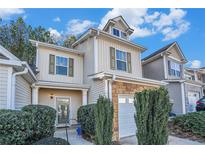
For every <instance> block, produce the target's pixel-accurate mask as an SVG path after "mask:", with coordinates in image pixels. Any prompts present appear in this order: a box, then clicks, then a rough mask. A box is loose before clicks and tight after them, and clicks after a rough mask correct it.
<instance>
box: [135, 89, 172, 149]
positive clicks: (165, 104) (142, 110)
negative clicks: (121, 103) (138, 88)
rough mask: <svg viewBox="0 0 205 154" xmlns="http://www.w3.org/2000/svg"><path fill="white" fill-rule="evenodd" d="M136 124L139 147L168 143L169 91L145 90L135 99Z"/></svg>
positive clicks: (137, 94) (136, 95)
mask: <svg viewBox="0 0 205 154" xmlns="http://www.w3.org/2000/svg"><path fill="white" fill-rule="evenodd" d="M134 106H135V109H136V114H135V122H136V126H137V134H136V136H137V139H138V144H139V145H163V144H167V141H168V118H169V115H168V114H169V112H170V111H171V107H172V106H171V103H170V102H169V96H168V91H167V90H166V89H165V88H163V87H161V88H158V89H152V90H144V91H142V92H139V93H136V94H135V97H134Z"/></svg>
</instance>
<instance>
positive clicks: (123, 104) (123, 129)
mask: <svg viewBox="0 0 205 154" xmlns="http://www.w3.org/2000/svg"><path fill="white" fill-rule="evenodd" d="M133 100H134V99H133V96H132V95H119V96H118V104H119V136H120V138H123V137H127V136H132V135H136V130H137V129H136V124H135V120H134V114H135V107H134V101H133Z"/></svg>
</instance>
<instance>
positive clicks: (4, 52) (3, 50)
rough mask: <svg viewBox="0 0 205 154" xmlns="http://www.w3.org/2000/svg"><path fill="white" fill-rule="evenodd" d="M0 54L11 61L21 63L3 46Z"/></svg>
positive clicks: (0, 47)
mask: <svg viewBox="0 0 205 154" xmlns="http://www.w3.org/2000/svg"><path fill="white" fill-rule="evenodd" d="M0 53H2V54H3V55H4V56H6V57H7V58H9V59H10V60H14V61H20V60H19V59H18V58H17V57H16V56H15V55H13V54H12V53H11V52H9V51H8V50H7V49H5V48H4V47H3V46H1V45H0Z"/></svg>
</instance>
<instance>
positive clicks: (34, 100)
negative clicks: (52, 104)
mask: <svg viewBox="0 0 205 154" xmlns="http://www.w3.org/2000/svg"><path fill="white" fill-rule="evenodd" d="M38 95H39V87H32V104H34V105H37V104H38Z"/></svg>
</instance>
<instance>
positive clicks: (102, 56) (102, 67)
mask: <svg viewBox="0 0 205 154" xmlns="http://www.w3.org/2000/svg"><path fill="white" fill-rule="evenodd" d="M110 47H113V48H115V49H118V50H121V51H125V52H129V53H131V56H132V57H131V68H132V70H131V72H132V73H128V72H124V71H118V70H111V67H110ZM140 54H141V53H140V51H137V50H136V49H134V48H132V47H130V46H128V45H125V44H123V43H120V42H118V41H114V40H112V39H108V38H105V37H100V38H98V64H99V65H98V72H102V71H106V72H109V73H113V74H116V75H123V76H127V77H142V66H141V59H140Z"/></svg>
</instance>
